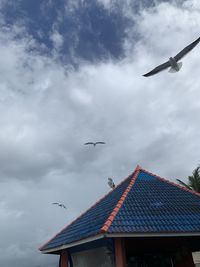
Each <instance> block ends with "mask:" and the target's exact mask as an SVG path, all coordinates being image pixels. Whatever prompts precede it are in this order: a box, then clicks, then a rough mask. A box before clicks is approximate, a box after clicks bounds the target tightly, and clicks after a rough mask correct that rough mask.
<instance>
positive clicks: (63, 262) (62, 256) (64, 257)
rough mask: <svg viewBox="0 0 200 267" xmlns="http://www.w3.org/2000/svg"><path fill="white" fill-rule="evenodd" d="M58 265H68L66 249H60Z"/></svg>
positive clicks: (64, 266)
mask: <svg viewBox="0 0 200 267" xmlns="http://www.w3.org/2000/svg"><path fill="white" fill-rule="evenodd" d="M59 267H69V265H68V252H67V250H66V249H65V250H62V251H61V254H60V266H59Z"/></svg>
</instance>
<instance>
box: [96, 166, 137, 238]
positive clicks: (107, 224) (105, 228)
mask: <svg viewBox="0 0 200 267" xmlns="http://www.w3.org/2000/svg"><path fill="white" fill-rule="evenodd" d="M140 170H141V167H140V166H139V165H138V166H137V167H136V169H135V171H134V173H133V177H132V179H131V181H130V183H129V185H128V186H127V188H126V190H125V191H124V193H123V194H122V196H121V198H120V200H119V201H118V202H117V204H116V206H115V208H114V209H113V211H112V212H111V214H110V215H109V216H108V218H107V220H106V222H105V223H104V225H103V226H102V228H101V233H105V232H107V231H108V229H109V227H110V225H111V224H112V222H113V221H114V219H115V217H116V215H117V213H118V212H119V210H120V208H121V206H122V204H123V203H124V201H125V199H126V197H127V195H128V193H129V191H130V190H131V188H132V186H133V185H134V183H135V180H136V179H137V177H138V174H139V172H140Z"/></svg>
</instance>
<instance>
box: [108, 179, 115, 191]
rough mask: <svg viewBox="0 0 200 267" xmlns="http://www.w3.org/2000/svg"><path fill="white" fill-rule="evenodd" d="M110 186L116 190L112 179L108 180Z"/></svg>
mask: <svg viewBox="0 0 200 267" xmlns="http://www.w3.org/2000/svg"><path fill="white" fill-rule="evenodd" d="M108 185H109V186H110V188H112V189H114V188H115V183H114V182H113V179H112V178H110V177H109V178H108Z"/></svg>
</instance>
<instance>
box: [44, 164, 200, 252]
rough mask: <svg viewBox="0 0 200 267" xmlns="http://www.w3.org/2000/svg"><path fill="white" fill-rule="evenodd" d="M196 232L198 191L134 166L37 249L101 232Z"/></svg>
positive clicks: (67, 244)
mask: <svg viewBox="0 0 200 267" xmlns="http://www.w3.org/2000/svg"><path fill="white" fill-rule="evenodd" d="M195 233H196V234H200V194H198V193H195V192H193V191H190V190H188V189H186V188H184V187H181V186H179V185H177V184H175V183H173V182H170V181H168V180H166V179H164V178H161V177H159V176H157V175H155V174H152V173H150V172H148V171H146V170H144V169H142V168H141V167H139V166H137V168H136V169H135V171H134V172H133V173H132V174H131V175H130V176H129V177H127V178H126V179H125V180H124V181H123V182H121V183H120V184H119V185H118V186H117V187H116V188H115V189H114V190H112V191H110V192H109V193H108V194H107V195H105V196H104V197H103V198H102V199H100V200H99V201H98V202H97V203H95V204H94V205H93V206H92V207H91V208H89V209H88V210H87V211H86V212H84V213H83V214H82V215H81V216H79V217H78V218H77V219H76V220H74V221H73V222H72V223H70V224H69V225H68V226H66V227H65V228H64V229H63V230H61V231H60V232H59V233H58V234H56V235H55V237H53V238H52V239H51V240H50V241H48V242H47V243H46V244H45V245H43V246H42V247H41V248H40V250H41V251H42V252H44V253H45V252H52V251H56V250H59V249H62V248H64V247H70V246H72V245H73V244H76V242H80V241H81V242H84V241H86V240H88V238H94V239H95V237H96V238H97V237H98V238H100V237H104V236H115V235H116V236H117V235H124V236H132V235H137V236H140V235H141V236H144V235H148V234H150V235H161V234H166V235H169V234H175V235H176V234H177V235H179V234H195Z"/></svg>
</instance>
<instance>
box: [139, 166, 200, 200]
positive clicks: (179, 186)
mask: <svg viewBox="0 0 200 267" xmlns="http://www.w3.org/2000/svg"><path fill="white" fill-rule="evenodd" d="M140 170H141V171H143V172H146V173H147V174H149V175H151V176H154V177H155V178H157V179H159V180H161V181H163V182H166V183H168V184H171V185H173V186H176V187H178V188H180V189H183V190H185V191H187V192H189V193H192V194H194V195H196V196H199V197H200V193H197V192H195V191H193V190H190V189H188V188H186V187H184V186H181V185H179V184H176V183H174V182H172V181H169V180H167V179H165V178H162V177H160V176H159V175H156V174H154V173H152V172H149V171H147V170H145V169H142V168H141V169H140Z"/></svg>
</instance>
